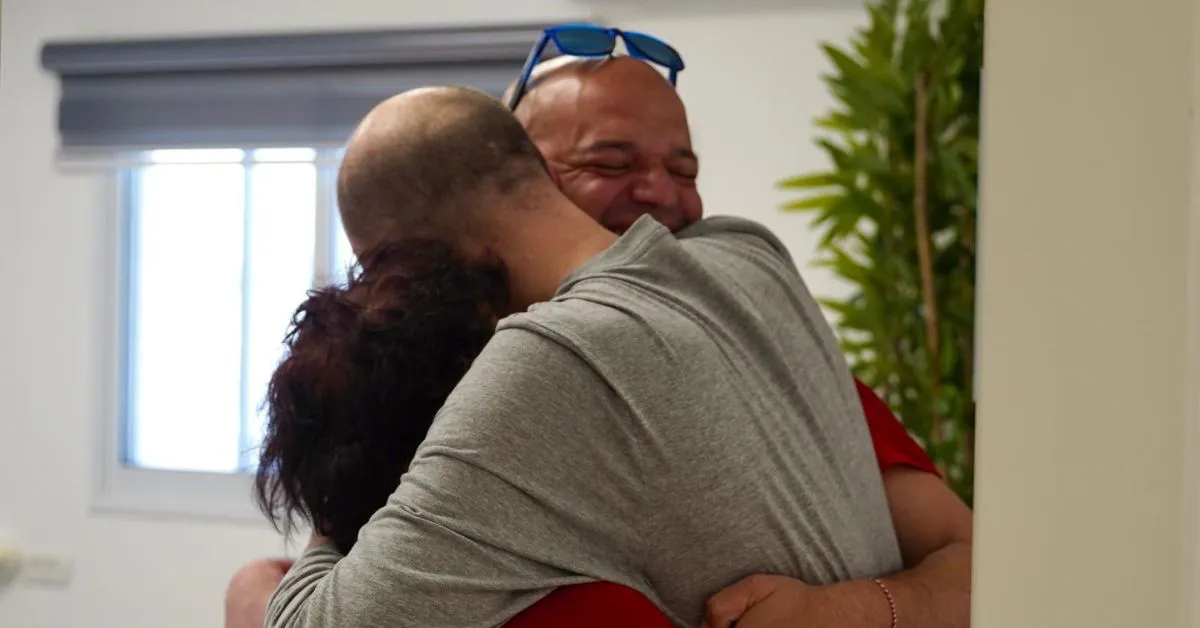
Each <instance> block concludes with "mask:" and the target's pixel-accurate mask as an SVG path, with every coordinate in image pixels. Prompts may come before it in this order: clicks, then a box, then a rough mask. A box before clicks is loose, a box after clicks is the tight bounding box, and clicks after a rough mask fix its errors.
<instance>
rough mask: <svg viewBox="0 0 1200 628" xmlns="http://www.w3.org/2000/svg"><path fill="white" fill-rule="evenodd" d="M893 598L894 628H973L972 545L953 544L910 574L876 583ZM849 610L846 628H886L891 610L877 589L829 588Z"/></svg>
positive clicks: (857, 584)
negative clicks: (894, 610) (885, 588)
mask: <svg viewBox="0 0 1200 628" xmlns="http://www.w3.org/2000/svg"><path fill="white" fill-rule="evenodd" d="M880 580H881V581H882V582H883V584H884V586H885V587H887V590H888V591H889V592H890V593H891V594H892V599H893V600H894V603H895V607H896V619H897V621H896V626H897V628H967V627H968V626H970V624H971V544H970V542H967V541H961V542H955V543H951V544H949V545H947V546H946V547H943V548H942V549H940V550H937V551H935V552H933V553H931V554H929V555H928V556H926V557H925V559H924V560H922V561H921V562H920V563H919V564H918V565H916V566H915V567H913V568H912V569H908V570H905V571H899V572H896V573H894V574H891V575H889V576H885V577H883V578H880ZM829 593H831V594H834V595H836V596H837V597H838V598H840V599H841V601H842V602H843V604H844V608H846V609H847V611H848V612H847V613H846V621H845V622H844V623H843V624H842V625H843V626H845V628H889V627H890V626H891V625H892V613H891V607H890V606H889V604H888V600H887V596H886V595H885V594H884V593H883V591H882V590H881V589H880V587H879V585H877V584H876V583H874V582H872V581H870V580H855V581H852V582H845V583H841V584H836V585H831V586H830V591H829Z"/></svg>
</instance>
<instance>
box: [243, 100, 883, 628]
mask: <svg viewBox="0 0 1200 628" xmlns="http://www.w3.org/2000/svg"><path fill="white" fill-rule="evenodd" d="M342 168H343V170H342V175H341V177H340V181H339V191H340V192H343V191H344V192H345V193H344V194H342V193H340V194H339V200H340V202H341V203H342V204H343V212H344V216H343V218H344V220H345V221H346V222H347V224H346V228H347V232H348V233H350V234H353V236H354V239H355V243H356V246H363V247H367V248H371V247H374V246H376V245H378V244H382V243H386V242H388V241H390V240H391V239H392V238H393V237H394V235H393V234H404V235H413V234H419V235H422V236H426V237H435V238H438V239H442V240H444V241H447V242H450V243H452V244H453V245H454V246H455V247H456V248H457V249H458V250H460V251H461V252H462V253H463V254H464V255H466V256H469V257H477V258H478V259H480V260H492V259H495V260H497V261H498V262H500V263H502V265H503V267H504V268H505V269H506V270H507V277H508V282H509V285H508V292H509V294H511V295H512V303H511V309H512V311H513V312H515V314H513V315H511V316H508V317H507V318H505V319H503V320H502V321H501V323H500V324H499V326H498V328H497V332H496V335H495V337H494V338H493V339H492V341H491V342H489V344H488V345H487V347H486V348H485V349H484V351H483V353H482V354H481V355H480V356H479V357H478V358H477V359H476V361H475V362H474V364H473V366H472V367H471V370H470V372H469V373H468V374H467V375H466V377H464V379H463V380H462V382H461V383H460V384H459V386H458V387H457V388H456V389H455V391H454V392H453V393H452V394H451V396H450V398H449V399H448V400H447V402H446V404H445V405H444V406H443V408H442V410H441V412H440V413H439V415H438V418H437V419H436V421H435V422H434V424H433V426H432V427H431V429H430V431H429V434H428V436H427V438H426V440H425V442H424V443H423V444H422V446H421V448H420V450H419V451H418V452H417V454H416V456H415V457H414V459H413V462H412V464H411V466H410V467H409V470H408V472H407V473H406V474H405V476H404V477H403V478H402V480H401V482H400V486H399V488H398V489H397V490H396V492H395V493H394V494H393V495H392V497H391V498H390V499H389V500H388V503H387V505H386V506H385V507H383V508H382V509H381V510H380V511H379V512H378V513H377V514H376V515H375V516H374V517H373V518H372V519H371V521H370V522H369V523H368V524H367V525H366V526H365V527H364V528H363V529H362V531H361V533H360V536H359V539H358V542H357V544H356V545H355V546H354V548H353V549H352V550H351V551H350V553H349V554H348V555H346V556H345V557H341V556H340V555H339V554H338V553H337V552H336V551H334V550H333V549H332V548H331V547H329V545H328V544H327V543H326V542H324V541H323V540H321V539H317V540H316V542H315V543H314V545H313V546H312V547H310V548H309V549H308V550H307V551H306V552H305V554H304V555H303V556H302V557H301V558H300V560H299V561H298V562H297V564H296V566H295V567H294V568H293V569H292V570H291V571H290V572H289V573H288V575H287V576H286V577H285V578H284V580H283V582H282V583H281V585H280V587H279V589H278V590H277V591H276V593H275V595H274V596H273V598H272V601H271V604H270V605H269V607H268V617H267V625H268V626H272V627H284V626H385V625H386V626H421V627H423V628H437V627H440V626H446V627H450V626H454V627H463V628H470V627H474V626H478V627H480V628H484V627H489V626H495V625H498V624H500V623H503V622H504V621H506V620H507V619H509V618H511V617H513V616H514V615H515V614H516V613H518V612H519V611H520V610H522V609H524V608H526V607H527V606H529V605H530V604H532V603H534V602H535V601H536V600H538V599H540V598H541V597H543V596H544V595H546V594H547V593H548V592H550V591H552V590H553V589H555V588H556V587H560V586H563V585H570V584H575V583H583V582H591V581H605V582H612V583H617V584H621V585H624V586H626V587H629V588H632V589H635V590H637V591H639V592H641V593H642V594H643V595H644V596H646V597H648V598H650V599H651V600H653V601H655V603H656V604H657V605H658V606H659V607H660V608H662V609H663V610H664V611H665V612H666V613H667V614H668V615H669V616H670V618H671V620H672V622H673V623H674V624H675V625H678V626H694V625H696V624H697V623H698V622H699V621H700V620H701V617H702V614H703V610H704V604H705V601H706V600H707V598H708V596H709V595H711V594H712V593H713V592H714V591H717V590H718V589H720V588H721V587H722V586H724V585H725V584H727V583H729V582H732V581H734V580H736V579H738V578H739V577H741V576H745V575H748V574H754V573H780V574H787V575H790V576H793V577H797V578H801V579H803V580H804V581H805V582H809V583H813V584H827V583H833V582H838V581H845V580H850V579H854V578H863V577H867V576H872V575H877V574H883V573H890V572H892V571H895V570H896V569H898V568H899V567H900V565H901V556H900V551H899V548H898V546H897V542H896V538H895V536H894V534H893V532H892V528H891V523H890V520H889V517H888V510H887V503H886V499H885V496H884V491H883V486H882V483H881V481H880V477H879V473H878V470H877V469H876V467H875V461H874V456H873V452H872V449H871V442H870V437H869V435H868V433H867V430H866V427H865V425H864V423H863V422H862V420H861V418H859V417H860V414H859V413H860V410H859V409H858V398H857V395H856V393H855V389H854V384H853V381H852V380H851V378H850V376H849V372H848V370H847V369H846V367H845V364H844V362H842V360H841V357H840V354H839V353H838V350H837V343H836V340H835V339H834V337H833V334H832V332H831V331H830V330H829V328H828V326H827V325H825V324H824V321H823V319H822V318H821V313H820V309H819V308H818V306H817V305H816V303H815V301H814V300H813V299H812V298H811V296H810V295H809V294H808V293H807V292H806V291H805V290H804V288H803V282H802V280H801V278H800V276H799V274H798V273H797V272H796V269H795V268H794V266H793V265H792V264H791V262H790V260H789V258H788V256H787V254H786V252H785V249H784V248H783V246H782V245H781V244H780V243H779V241H778V240H777V239H776V238H775V237H774V236H773V235H771V234H770V232H768V231H766V230H765V229H763V228H762V227H760V226H758V225H756V224H754V223H750V222H747V221H742V220H735V219H709V220H705V221H701V222H698V223H696V224H694V225H692V226H691V227H688V228H687V229H685V230H683V231H682V232H680V233H679V234H678V236H677V237H672V235H671V233H670V231H669V230H668V229H666V228H665V227H664V226H663V225H662V224H660V223H659V222H656V221H655V220H653V219H651V218H650V217H643V218H640V219H638V220H636V221H635V222H634V223H633V224H632V225H631V226H630V227H629V229H628V230H626V232H625V233H624V234H623V235H621V236H620V237H618V236H616V235H614V234H613V233H612V232H611V231H608V230H606V229H605V228H603V227H602V226H601V225H599V224H598V223H596V222H595V221H593V220H591V219H590V218H589V217H588V216H587V215H586V214H585V213H584V212H583V211H581V209H580V208H579V207H578V205H576V204H575V203H574V202H572V201H571V200H570V199H569V198H567V197H566V196H565V195H564V194H563V193H562V192H561V191H560V189H559V187H558V186H557V185H556V184H555V181H554V180H553V179H552V177H551V176H550V175H549V173H548V172H547V170H546V169H545V167H544V162H542V160H541V157H540V155H539V152H538V150H537V149H536V147H535V146H534V145H533V143H532V142H531V141H530V139H529V137H528V136H527V135H526V134H525V132H524V130H523V129H522V128H521V126H520V124H519V123H518V122H517V120H516V119H515V118H513V117H512V115H511V114H510V113H509V112H508V111H507V110H505V109H504V108H503V107H502V106H501V105H500V104H499V103H498V102H497V101H495V100H494V99H491V98H489V97H487V96H485V95H483V94H480V93H477V92H472V91H469V90H463V89H427V90H418V91H415V92H410V93H407V94H404V95H402V96H400V97H397V98H394V99H392V100H390V101H388V102H386V103H384V104H383V105H381V106H380V107H379V108H377V109H376V110H375V111H374V112H372V113H371V114H370V115H369V116H368V117H367V118H366V119H365V120H364V122H363V125H362V126H361V127H360V129H359V131H357V132H356V133H355V135H354V137H353V138H352V140H351V142H350V145H349V146H348V148H347V153H346V157H345V161H344V162H343V167H342ZM534 304H537V305H534ZM531 306H533V307H531ZM847 496H853V498H852V499H847Z"/></svg>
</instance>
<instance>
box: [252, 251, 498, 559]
mask: <svg viewBox="0 0 1200 628" xmlns="http://www.w3.org/2000/svg"><path fill="white" fill-rule="evenodd" d="M507 303H508V283H507V273H506V272H505V269H504V266H503V264H502V263H501V262H500V261H499V260H488V261H484V262H468V261H467V260H466V259H465V258H463V257H461V256H459V255H458V254H456V253H455V251H454V250H453V249H452V248H451V247H450V246H449V245H448V244H445V243H443V242H440V241H437V240H420V239H412V240H403V241H398V242H394V243H391V244H389V245H388V246H386V247H384V248H381V249H379V250H377V251H375V252H373V253H371V254H369V255H366V256H364V258H363V262H362V263H361V264H360V265H359V266H358V267H357V268H355V269H354V270H353V271H352V272H351V273H350V275H349V277H348V280H347V283H346V285H344V286H332V287H327V288H322V289H319V290H314V291H312V292H310V293H309V296H308V299H307V300H305V301H304V303H303V304H301V305H300V307H299V309H297V310H296V314H295V316H294V318H293V320H292V325H291V328H290V329H289V331H288V334H287V337H286V339H285V343H286V345H287V349H288V351H287V354H286V357H285V358H284V359H283V361H282V362H281V363H280V364H279V367H278V368H277V369H276V370H275V373H274V375H273V376H272V378H271V382H270V385H269V387H268V391H267V399H266V407H267V417H268V418H267V428H266V436H265V439H264V441H263V444H262V449H261V452H260V457H259V466H258V471H257V475H256V478H255V498H256V501H257V503H258V506H259V508H260V509H261V510H262V511H263V513H264V514H266V516H267V518H268V519H269V520H270V521H271V523H272V525H274V526H275V528H276V530H279V531H280V532H283V533H284V534H291V532H292V531H293V530H294V526H295V524H296V520H297V519H300V520H302V521H304V522H305V523H307V524H309V525H311V526H312V529H313V530H314V531H316V532H318V533H320V534H321V535H323V536H327V537H329V538H330V539H331V540H332V541H333V543H334V544H335V545H336V547H337V548H338V549H339V550H340V551H342V552H348V551H349V550H350V548H351V547H352V546H353V545H354V542H355V540H356V539H357V537H358V532H359V529H360V528H361V527H362V526H363V525H365V524H366V522H367V520H368V519H369V518H370V517H371V515H372V514H374V513H375V511H376V510H378V509H379V508H380V507H382V506H383V505H384V504H385V503H386V502H387V498H388V496H389V495H391V493H392V492H393V491H395V490H396V487H397V485H398V484H399V481H400V476H401V475H402V474H403V473H404V472H405V471H406V470H407V469H408V465H409V463H410V462H411V461H412V457H413V455H414V454H415V453H416V450H417V447H418V446H419V445H420V444H421V441H422V440H424V438H425V434H426V432H428V430H429V426H430V424H431V423H432V421H433V417H434V415H435V414H436V413H437V411H438V410H439V409H440V408H441V406H442V404H443V403H444V402H445V400H446V397H447V396H448V395H449V394H450V391H451V390H453V389H454V387H455V385H457V384H458V382H459V380H460V379H462V377H463V375H465V374H466V372H467V369H468V368H469V367H470V365H471V362H472V361H473V360H474V359H475V358H476V357H477V356H478V355H479V353H480V351H482V350H483V347H484V345H485V344H486V343H487V341H488V339H489V338H491V336H492V334H493V333H494V330H495V324H496V320H497V318H498V317H499V315H500V313H501V312H502V311H503V310H504V308H505V307H506V305H507Z"/></svg>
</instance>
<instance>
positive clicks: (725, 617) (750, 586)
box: [700, 576, 765, 628]
mask: <svg viewBox="0 0 1200 628" xmlns="http://www.w3.org/2000/svg"><path fill="white" fill-rule="evenodd" d="M759 584H760V583H759V579H758V577H757V576H750V577H748V578H742V579H741V580H739V581H737V582H736V583H734V584H732V585H730V586H728V587H725V588H724V589H722V590H721V591H719V592H717V594H716V595H714V596H712V597H710V598H708V602H707V603H705V604H704V622H703V623H701V624H700V627H701V628H730V627H731V626H733V624H734V622H736V621H737V620H738V619H740V618H741V617H742V615H745V614H746V611H748V610H750V607H751V606H754V604H755V603H757V602H758V601H759V599H760V598H761V597H762V595H763V594H764V593H765V592H764V591H763V590H762V588H761V587H760V586H759Z"/></svg>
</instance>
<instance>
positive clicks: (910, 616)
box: [708, 382, 973, 628]
mask: <svg viewBox="0 0 1200 628" xmlns="http://www.w3.org/2000/svg"><path fill="white" fill-rule="evenodd" d="M856 385H857V387H858V393H859V398H860V401H861V402H862V406H863V411H864V413H865V415H866V419H867V424H868V426H869V427H870V429H871V437H872V441H873V443H874V445H875V453H876V457H877V458H878V460H879V464H880V469H881V471H882V472H883V484H884V490H885V492H886V494H887V501H888V508H889V510H890V511H891V515H892V523H893V526H894V527H895V531H896V538H897V540H898V541H899V543H900V552H901V555H902V556H903V558H904V565H905V567H906V570H905V571H901V572H898V573H895V574H891V575H889V576H887V577H885V578H883V583H884V586H886V587H887V588H888V591H889V592H890V593H891V594H892V596H893V599H894V603H895V606H896V612H897V613H898V615H899V617H902V618H903V619H901V620H900V621H899V625H908V626H922V627H928V628H959V627H966V626H969V625H970V612H971V543H972V535H973V532H972V530H973V528H972V518H971V511H970V509H969V508H967V506H966V504H964V503H963V502H962V500H960V499H959V498H958V496H957V495H955V494H954V492H953V491H951V490H950V489H949V488H948V487H947V486H946V485H945V483H944V482H943V481H942V480H941V478H940V477H938V475H936V471H934V469H933V463H932V461H931V460H929V457H928V455H927V454H925V452H924V451H923V450H921V449H920V447H919V446H918V445H917V444H916V443H915V442H914V441H913V440H912V438H911V437H910V436H909V435H908V433H907V432H906V431H905V430H904V427H903V426H902V425H901V424H900V423H899V421H898V420H897V419H896V417H895V415H894V414H892V412H891V410H889V409H888V408H887V405H886V404H884V403H883V401H882V400H880V399H879V398H878V397H877V396H875V393H874V392H873V391H872V390H871V389H870V388H868V387H866V386H864V385H862V384H861V383H859V382H856ZM777 593H778V595H776V594H777ZM708 617H709V625H710V626H712V627H713V628H722V627H724V626H728V625H730V622H733V621H735V620H736V621H738V627H739V628H771V627H772V626H776V625H789V626H790V625H795V624H797V623H805V624H806V625H809V626H811V627H812V628H821V627H822V626H826V625H831V626H832V625H836V626H844V627H846V628H860V627H861V628H876V627H878V628H886V627H887V626H890V625H891V608H890V606H889V605H888V603H887V598H886V596H885V595H884V593H883V591H882V590H881V589H880V587H879V586H878V585H877V584H876V583H874V582H871V581H869V580H864V581H854V582H846V583H839V584H835V585H830V586H827V587H809V586H808V585H806V584H804V583H803V582H800V581H799V580H794V579H791V578H783V577H773V576H767V577H763V576H753V577H751V578H747V579H745V580H742V581H741V582H738V583H736V584H734V585H732V586H730V587H729V588H727V589H725V590H723V591H721V592H720V593H718V594H717V595H715V596H713V598H712V599H711V600H710V601H709V607H708ZM823 622H828V623H823Z"/></svg>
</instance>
